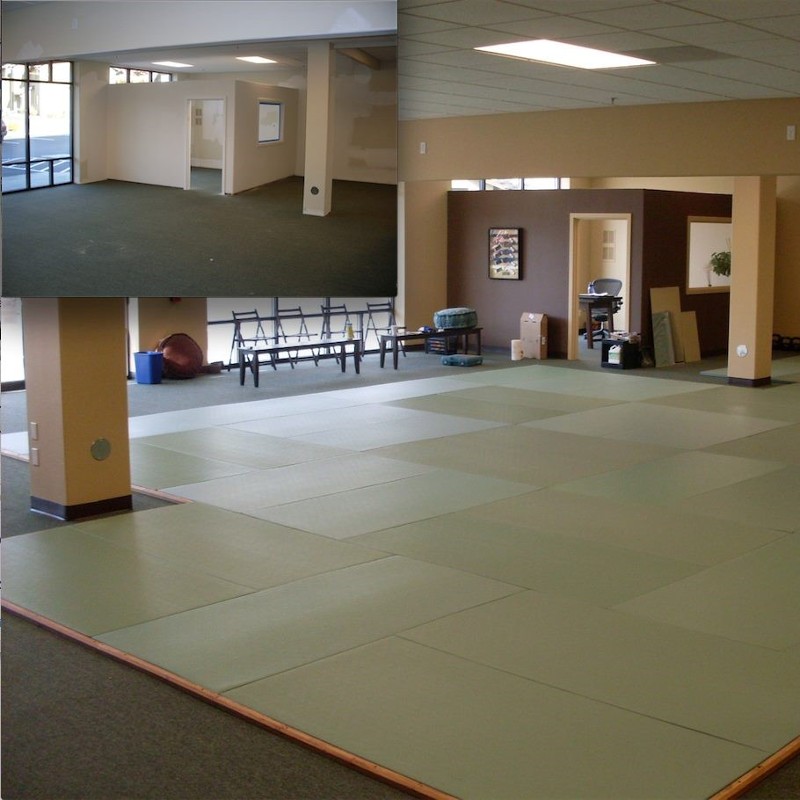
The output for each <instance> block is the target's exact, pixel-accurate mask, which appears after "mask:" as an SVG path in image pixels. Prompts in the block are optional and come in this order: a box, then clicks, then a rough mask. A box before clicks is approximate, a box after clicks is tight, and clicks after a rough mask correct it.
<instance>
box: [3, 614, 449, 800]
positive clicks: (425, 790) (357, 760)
mask: <svg viewBox="0 0 800 800" xmlns="http://www.w3.org/2000/svg"><path fill="white" fill-rule="evenodd" d="M0 605H1V606H2V609H3V610H4V611H7V612H9V613H11V614H15V615H16V616H18V617H21V618H23V619H26V620H28V622H32V623H33V624H34V625H38V626H39V627H40V628H45V629H46V630H49V631H51V632H52V633H56V634H58V635H59V636H63V637H65V638H67V639H71V640H72V641H74V642H77V643H79V644H82V645H83V646H85V647H88V648H90V649H92V650H95V651H96V652H99V653H102V654H103V655H106V656H108V657H109V658H112V659H114V660H115V661H119V662H121V663H123V664H127V665H128V666H129V667H133V669H137V670H139V671H140V672H145V673H147V674H148V675H152V676H153V677H155V678H158V679H160V680H162V681H164V682H166V683H168V684H170V685H172V686H174V687H175V688H177V689H180V690H181V691H184V692H186V693H187V694H190V695H192V696H193V697H196V698H197V699H198V700H203V701H204V702H206V703H209V704H211V705H213V706H216V707H217V708H221V709H222V710H224V711H228V712H229V713H231V714H235V715H236V716H237V717H240V718H241V719H244V720H246V721H248V722H252V723H253V724H255V725H258V726H259V727H261V728H264V729H266V730H268V731H270V732H272V733H275V734H277V735H278V736H283V737H284V738H286V739H291V740H292V741H294V742H297V743H298V744H301V745H304V746H305V747H308V748H309V749H310V750H313V751H315V752H317V753H321V754H322V755H325V756H328V757H329V758H332V759H334V760H335V761H338V762H340V763H342V764H344V765H345V766H347V767H350V768H351V769H354V770H356V771H358V772H361V773H363V774H365V775H368V776H369V777H371V778H374V779H375V780H378V781H381V782H382V783H387V784H389V785H390V786H394V787H395V788H397V789H401V790H402V791H405V792H407V793H408V794H410V795H412V796H414V797H418V798H422V800H458V798H456V797H454V796H453V795H450V794H447V793H446V792H442V791H440V790H439V789H435V788H434V787H432V786H428V785H427V784H425V783H422V782H421V781H417V780H414V778H409V777H408V776H407V775H402V774H401V773H399V772H395V771H394V770H392V769H389V768H388V767H382V766H381V765H380V764H376V763H374V762H372V761H369V760H367V759H366V758H362V757H361V756H358V755H356V754H354V753H350V752H348V751H347V750H344V749H342V748H341V747H337V746H336V745H333V744H331V743H330V742H326V741H324V740H322V739H318V738H317V737H316V736H312V735H311V734H309V733H304V732H303V731H301V730H298V729H297V728H293V727H292V726H291V725H287V724H286V723H284V722H280V721H279V720H276V719H273V718H272V717H268V716H267V715H266V714H261V713H259V712H258V711H254V710H253V709H252V708H248V707H247V706H243V705H241V704H240V703H236V702H234V701H233V700H230V699H229V698H227V697H224V696H223V695H220V694H217V692H213V691H211V690H210V689H206V688H204V687H203V686H200V685H199V684H197V683H192V682H191V681H189V680H187V679H186V678H182V677H181V676H180V675H176V674H175V673H174V672H170V671H169V670H166V669H164V668H163V667H159V666H157V665H156V664H151V663H150V662H149V661H145V660H144V659H142V658H139V657H138V656H134V655H132V654H131V653H126V652H124V651H123V650H118V649H117V648H116V647H112V646H111V645H108V644H106V643H105V642H100V641H98V640H97V639H93V638H92V637H91V636H88V635H87V634H85V633H81V632H80V631H76V630H73V629H72V628H68V627H67V626H66V625H62V624H61V623H59V622H55V621H54V620H51V619H48V618H47V617H45V616H42V615H41V614H37V613H36V612H35V611H31V610H29V609H27V608H24V607H23V606H18V605H17V604H16V603H12V602H10V601H8V600H2V601H0Z"/></svg>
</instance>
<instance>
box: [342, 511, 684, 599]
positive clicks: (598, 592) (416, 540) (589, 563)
mask: <svg viewBox="0 0 800 800" xmlns="http://www.w3.org/2000/svg"><path fill="white" fill-rule="evenodd" d="M350 541H356V542H358V543H359V544H363V545H364V546H366V547H370V548H374V549H375V550H384V551H387V552H390V553H397V554H399V555H404V556H409V557H410V558H416V559H419V560H420V561H428V562H430V563H433V564H440V565H442V566H447V567H453V568H455V569H459V570H463V571H465V572H471V573H474V574H476V575H482V576H484V577H486V578H494V579H495V580H500V581H505V582H506V583H512V584H514V585H516V586H524V587H526V588H529V589H536V590H537V591H541V592H549V593H551V594H555V595H559V596H562V597H575V598H580V599H582V600H586V601H588V602H593V603H597V604H598V605H602V606H611V605H614V604H615V603H620V602H622V601H623V600H624V599H628V598H631V597H636V596H637V595H640V594H643V593H644V592H647V591H649V590H650V589H652V588H656V587H659V586H664V585H665V584H668V583H671V582H673V581H676V580H679V579H680V578H684V577H686V576H688V575H692V574H693V573H695V572H697V571H698V570H699V569H700V567H698V566H697V565H695V564H687V563H685V562H681V561H675V560H673V559H668V558H659V557H657V556H652V555H648V554H646V553H642V552H636V551H634V550H628V549H624V548H620V547H615V546H614V545H608V544H602V543H599V542H587V541H580V540H578V539H572V538H570V537H567V536H558V535H557V534H548V533H541V532H539V531H536V530H531V528H530V527H525V526H522V525H511V524H509V523H507V522H495V521H491V520H488V519H484V518H480V517H476V516H469V515H467V514H463V513H461V514H458V513H457V514H449V515H446V516H439V517H435V518H434V519H427V520H423V521H421V522H415V523H412V524H409V525H401V526H399V527H397V528H391V529H389V530H385V531H379V532H377V533H368V534H365V535H364V536H359V537H356V538H355V539H351V540H350Z"/></svg>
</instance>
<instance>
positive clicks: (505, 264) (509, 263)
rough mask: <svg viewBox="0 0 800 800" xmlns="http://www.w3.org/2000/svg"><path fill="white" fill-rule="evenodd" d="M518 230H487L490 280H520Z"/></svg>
mask: <svg viewBox="0 0 800 800" xmlns="http://www.w3.org/2000/svg"><path fill="white" fill-rule="evenodd" d="M520 234H521V231H520V229H519V228H489V277H490V278H491V279H492V280H501V281H518V280H519V279H520V272H521V270H520Z"/></svg>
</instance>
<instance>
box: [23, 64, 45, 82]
mask: <svg viewBox="0 0 800 800" xmlns="http://www.w3.org/2000/svg"><path fill="white" fill-rule="evenodd" d="M28 78H29V79H30V80H32V81H49V80H50V65H49V64H29V65H28Z"/></svg>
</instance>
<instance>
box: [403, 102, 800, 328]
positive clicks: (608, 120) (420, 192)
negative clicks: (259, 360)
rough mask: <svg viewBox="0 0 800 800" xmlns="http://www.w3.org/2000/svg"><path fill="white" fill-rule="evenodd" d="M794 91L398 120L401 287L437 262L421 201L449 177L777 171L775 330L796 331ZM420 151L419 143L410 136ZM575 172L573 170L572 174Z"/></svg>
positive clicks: (798, 155) (645, 183) (651, 179)
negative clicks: (790, 138) (775, 96)
mask: <svg viewBox="0 0 800 800" xmlns="http://www.w3.org/2000/svg"><path fill="white" fill-rule="evenodd" d="M798 116H800V101H798V100H796V99H790V100H752V101H731V102H721V103H691V104H675V105H658V106H634V107H628V108H613V109H611V108H604V109H585V110H575V111H554V112H535V113H525V114H502V115H495V116H485V117H484V116H479V117H464V118H452V119H434V120H415V121H406V122H402V123H401V124H400V142H399V156H400V178H401V180H403V181H406V208H405V213H406V216H407V223H406V229H405V240H406V246H407V247H409V248H410V247H411V244H409V243H415V244H414V247H415V248H416V249H418V250H419V249H423V248H424V250H425V258H418V257H413V255H412V253H411V252H409V253H408V254H407V256H406V258H405V260H404V261H402V262H401V267H400V268H401V270H404V280H405V285H406V291H407V292H414V293H417V294H418V293H419V290H420V287H422V286H427V285H430V283H431V282H432V278H431V275H430V273H431V271H434V272H435V271H445V272H446V270H447V256H446V241H445V243H444V244H442V243H441V242H439V240H438V237H439V236H444V237H446V231H445V229H444V226H443V225H442V224H441V222H440V220H439V218H438V216H437V215H436V214H433V215H430V214H426V213H424V211H422V212H421V213H417V212H416V211H415V210H414V209H412V208H411V207H410V204H411V203H413V202H415V200H414V198H424V207H425V208H428V209H431V208H433V207H435V206H436V205H437V204H438V202H441V203H444V202H445V200H444V199H440V200H439V201H437V199H436V196H435V195H436V192H437V191H438V192H440V193H441V194H442V195H444V194H445V193H446V191H447V190H448V189H449V181H450V180H451V179H454V178H473V179H476V178H489V177H497V178H500V177H536V176H561V177H572V178H573V186H574V187H575V188H577V187H578V186H587V187H592V188H646V189H664V190H671V191H694V192H698V191H699V192H712V193H726V194H730V193H732V191H733V181H734V176H736V175H777V176H779V177H778V183H777V205H778V219H777V238H776V265H775V270H776V272H775V308H774V320H775V321H774V328H775V332H776V333H780V334H782V335H785V336H797V335H800V311H798V309H800V270H798V269H797V266H796V265H797V264H800V142H787V141H786V140H785V130H786V125H787V124H794V120H796V119H797V118H798ZM423 141H424V142H425V143H426V145H427V154H426V155H421V154H420V153H419V144H420V142H423ZM575 176H578V177H575Z"/></svg>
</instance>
